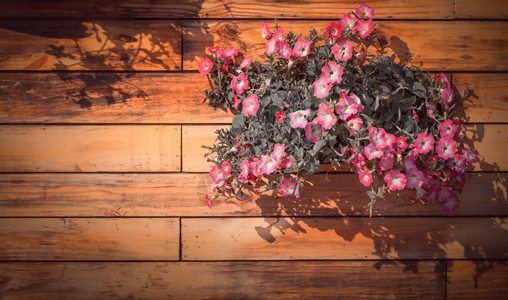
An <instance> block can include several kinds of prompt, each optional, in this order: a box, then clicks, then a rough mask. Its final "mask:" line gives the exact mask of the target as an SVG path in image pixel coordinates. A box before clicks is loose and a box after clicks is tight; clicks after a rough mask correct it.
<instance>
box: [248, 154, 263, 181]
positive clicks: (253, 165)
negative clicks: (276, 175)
mask: <svg viewBox="0 0 508 300" xmlns="http://www.w3.org/2000/svg"><path fill="white" fill-rule="evenodd" d="M261 166H262V164H261V159H259V158H257V157H252V158H251V160H250V161H249V169H250V172H251V173H252V175H253V176H254V177H255V178H259V177H261V176H263V175H265V173H264V172H263V170H262V168H261Z"/></svg>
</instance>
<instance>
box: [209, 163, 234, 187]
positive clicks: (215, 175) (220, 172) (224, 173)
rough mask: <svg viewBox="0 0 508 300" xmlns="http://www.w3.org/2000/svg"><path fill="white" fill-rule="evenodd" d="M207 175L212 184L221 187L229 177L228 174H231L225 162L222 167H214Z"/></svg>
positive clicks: (229, 166) (229, 167) (228, 165)
mask: <svg viewBox="0 0 508 300" xmlns="http://www.w3.org/2000/svg"><path fill="white" fill-rule="evenodd" d="M209 174H210V177H211V178H212V181H213V183H215V184H216V185H222V183H223V182H224V180H225V179H226V178H227V177H228V176H229V174H231V165H230V164H229V162H227V161H226V162H224V163H223V164H222V167H219V165H215V166H214V167H213V168H212V169H211V170H210V172H209Z"/></svg>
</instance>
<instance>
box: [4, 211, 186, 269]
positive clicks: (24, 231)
mask: <svg viewBox="0 0 508 300" xmlns="http://www.w3.org/2000/svg"><path fill="white" fill-rule="evenodd" d="M0 240H1V241H2V243H0V260H177V259H178V257H179V221H178V219H176V218H151V219H143V218H135V219H86V218H84V219H68V218H61V219H57V218H35V219H34V218H31V219H25V218H21V219H18V218H14V219H11V218H6V219H0Z"/></svg>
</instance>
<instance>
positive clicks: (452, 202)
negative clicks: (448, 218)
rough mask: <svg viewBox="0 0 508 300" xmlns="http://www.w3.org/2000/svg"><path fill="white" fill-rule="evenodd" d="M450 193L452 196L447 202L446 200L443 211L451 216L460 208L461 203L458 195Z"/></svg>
mask: <svg viewBox="0 0 508 300" xmlns="http://www.w3.org/2000/svg"><path fill="white" fill-rule="evenodd" d="M447 189H450V188H447ZM450 190H451V189H450ZM450 193H451V195H450V196H449V197H448V198H447V199H446V200H444V201H445V203H443V205H442V206H441V209H442V210H444V211H446V212H447V213H449V214H451V213H452V212H453V211H454V210H455V209H457V208H458V207H459V206H460V201H459V197H457V194H455V193H454V192H453V191H451V192H450Z"/></svg>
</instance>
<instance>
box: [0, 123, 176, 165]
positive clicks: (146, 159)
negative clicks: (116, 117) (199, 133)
mask: <svg viewBox="0 0 508 300" xmlns="http://www.w3.org/2000/svg"><path fill="white" fill-rule="evenodd" d="M180 136H181V134H180V126H162V125H161V126H154V125H147V126H121V125H120V126H36V125H26V126H14V125H4V126H0V171H1V172H96V171H113V172H123V171H125V172H129V171H180V147H181V141H180Z"/></svg>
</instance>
